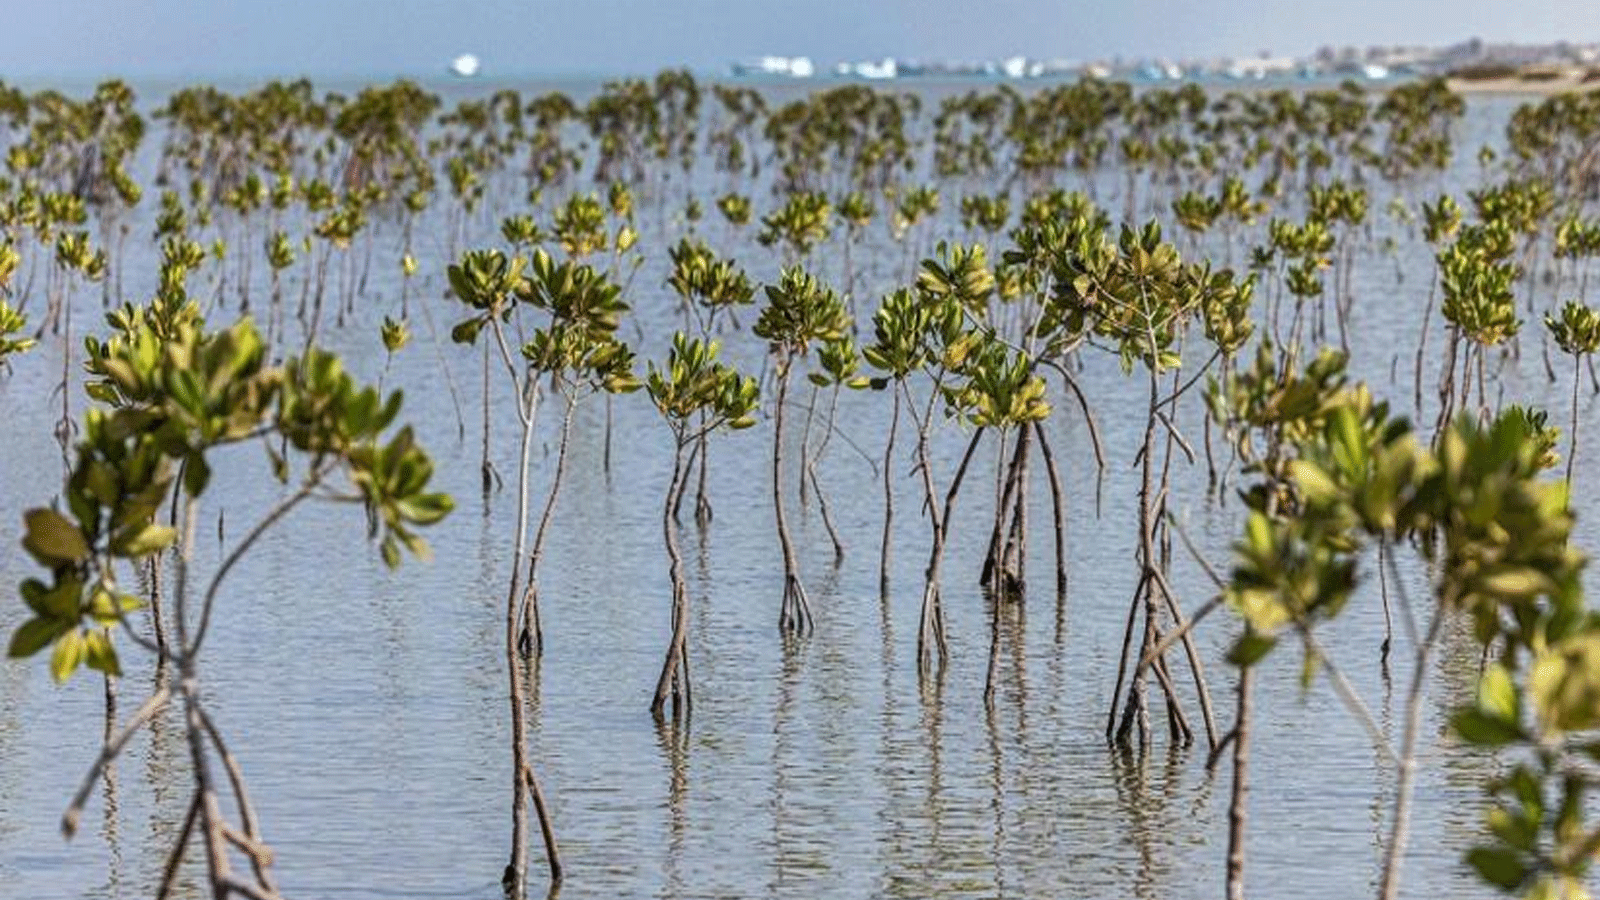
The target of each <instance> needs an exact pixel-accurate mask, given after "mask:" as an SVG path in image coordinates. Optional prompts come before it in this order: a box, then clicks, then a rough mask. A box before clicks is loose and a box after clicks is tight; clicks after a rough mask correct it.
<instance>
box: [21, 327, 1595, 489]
mask: <svg viewBox="0 0 1600 900" xmlns="http://www.w3.org/2000/svg"><path fill="white" fill-rule="evenodd" d="M1544 325H1545V328H1547V329H1549V331H1550V335H1551V337H1553V338H1554V339H1555V342H1556V345H1557V346H1559V347H1560V348H1561V351H1562V352H1563V353H1569V354H1571V355H1572V416H1571V420H1570V422H1569V423H1568V430H1567V472H1566V478H1567V481H1568V482H1569V483H1570V482H1571V481H1572V467H1573V465H1574V463H1575V461H1576V460H1577V458H1578V385H1579V383H1580V382H1582V380H1583V377H1582V373H1581V372H1580V371H1579V366H1581V365H1582V364H1583V358H1584V357H1585V356H1593V355H1594V354H1595V352H1596V351H1600V313H1597V312H1596V311H1595V310H1593V309H1591V308H1589V307H1587V306H1584V305H1583V304H1582V303H1579V302H1578V301H1576V300H1568V301H1567V304H1566V305H1565V306H1563V307H1562V308H1561V318H1559V319H1557V318H1555V317H1554V316H1551V315H1550V314H1548V313H1546V314H1545V317H1544ZM3 331H4V329H3V328H0V332H3Z"/></svg>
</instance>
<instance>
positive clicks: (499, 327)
mask: <svg viewBox="0 0 1600 900" xmlns="http://www.w3.org/2000/svg"><path fill="white" fill-rule="evenodd" d="M526 264H527V263H526V261H525V260H523V259H522V258H521V257H515V258H511V259H507V257H506V255H505V254H504V253H501V252H500V251H498V250H475V251H469V252H468V253H467V254H466V255H465V256H463V257H462V259H461V262H460V263H459V264H455V265H452V266H450V269H449V278H450V288H451V291H452V292H453V293H454V294H455V296H456V297H457V299H459V300H461V301H462V302H463V303H465V304H467V306H469V307H471V308H472V310H473V311H474V315H473V316H472V317H471V318H469V319H466V320H464V321H462V322H460V323H459V324H457V325H456V326H455V328H453V329H452V330H451V333H450V336H451V339H452V340H454V341H456V342H458V343H466V344H471V343H475V342H476V341H477V339H478V336H479V334H480V333H481V332H482V331H483V329H484V328H485V327H488V328H489V330H490V332H491V333H492V335H493V337H494V340H493V341H492V342H490V343H492V344H493V345H494V346H495V347H496V348H498V350H499V355H500V361H501V362H502V363H503V364H504V366H505V370H506V376H507V378H508V380H509V381H510V383H511V386H512V388H513V389H514V391H515V396H516V404H515V409H516V413H517V420H518V423H519V424H520V425H521V428H522V436H521V440H520V442H519V449H518V452H517V514H516V523H517V524H516V531H515V532H514V534H513V536H512V555H511V577H510V579H509V585H508V586H507V588H506V609H505V647H504V650H505V661H506V675H507V681H508V683H509V685H510V689H509V692H508V700H509V702H510V705H511V861H510V862H509V863H508V864H507V865H506V869H505V873H504V875H503V876H502V878H501V881H502V884H503V885H504V887H505V889H506V892H507V893H508V894H510V895H512V896H513V897H517V898H520V897H522V896H524V895H525V894H526V890H527V869H528V841H527V831H528V801H529V800H530V799H531V800H532V801H533V804H534V809H535V811H536V812H537V814H538V816H539V824H540V831H541V834H542V835H543V837H544V842H545V857H546V861H547V862H548V863H549V865H550V880H551V881H552V882H557V883H559V882H560V880H561V858H560V853H559V851H558V850H557V848H556V844H555V839H554V832H553V830H552V828H551V826H550V822H549V816H548V815H547V814H546V810H545V808H544V795H543V792H542V791H541V790H540V788H539V782H538V779H537V778H536V777H535V776H534V772H533V765H532V764H531V763H530V762H529V761H528V758H527V753H528V747H527V734H528V726H527V721H526V714H527V707H526V701H525V699H524V698H525V697H526V695H527V685H526V683H525V678H524V675H523V671H522V666H521V665H520V663H519V650H518V641H519V638H520V631H519V628H518V626H519V624H520V615H519V613H520V611H521V605H522V603H521V602H522V599H523V583H522V555H523V552H524V551H525V550H526V547H527V537H528V478H529V465H530V458H529V457H530V451H531V448H532V446H533V430H534V424H535V420H536V418H537V416H538V410H539V384H538V381H537V379H536V378H535V377H534V375H533V373H531V372H530V373H527V374H526V375H524V374H523V372H522V371H520V370H519V367H518V365H517V364H516V362H515V361H513V359H512V356H511V348H510V345H509V344H508V343H507V341H506V336H505V328H504V323H505V320H507V319H508V318H510V316H511V313H512V307H513V304H514V303H515V301H516V292H517V291H518V290H519V288H521V286H522V278H523V276H522V270H523V267H524V266H525V265H526ZM486 352H487V347H486Z"/></svg>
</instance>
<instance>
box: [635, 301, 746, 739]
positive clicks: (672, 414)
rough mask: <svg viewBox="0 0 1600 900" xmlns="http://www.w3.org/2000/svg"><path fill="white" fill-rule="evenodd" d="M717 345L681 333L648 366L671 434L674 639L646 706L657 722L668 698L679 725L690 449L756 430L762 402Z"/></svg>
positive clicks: (666, 516)
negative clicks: (683, 518) (731, 432)
mask: <svg viewBox="0 0 1600 900" xmlns="http://www.w3.org/2000/svg"><path fill="white" fill-rule="evenodd" d="M717 348H718V345H717V342H715V341H703V340H699V339H695V340H691V339H689V338H686V337H685V336H684V334H683V332H681V331H680V332H678V333H677V334H676V335H674V336H673V340H672V349H671V351H670V352H669V353H668V355H667V360H666V363H665V364H664V365H663V366H662V367H661V368H660V369H658V368H656V366H655V364H654V363H651V364H650V371H649V375H648V376H647V377H646V379H645V382H646V386H647V388H648V389H649V392H650V400H651V402H652V403H654V404H655V407H656V411H657V412H659V413H660V414H661V417H662V418H663V419H664V420H665V421H666V423H667V427H668V428H670V429H671V430H672V437H673V457H672V459H673V464H672V480H671V482H670V483H669V484H668V486H667V494H666V497H665V499H664V501H663V503H662V512H661V532H662V539H663V541H664V542H665V543H666V547H667V558H668V561H669V569H668V573H669V576H670V577H671V580H672V637H671V639H670V640H669V641H668V643H667V654H666V659H665V661H664V662H663V663H662V666H661V677H660V678H659V679H658V680H657V681H656V689H655V695H654V697H653V699H652V700H651V701H650V714H651V715H652V716H654V717H655V718H656V720H657V721H660V720H661V719H662V710H663V708H664V707H665V705H666V702H667V698H668V697H669V696H670V697H671V698H672V718H673V720H674V721H677V720H678V719H679V716H680V714H682V713H687V712H688V711H689V709H690V707H691V706H692V704H693V692H692V689H691V687H690V681H689V649H688V639H689V586H688V580H687V579H686V578H685V576H684V572H683V552H682V550H681V549H680V547H679V541H678V524H677V516H676V514H675V511H676V509H677V505H678V502H679V501H680V500H681V499H682V496H683V494H684V493H685V492H686V489H687V486H688V480H689V473H688V467H689V460H690V457H691V456H692V452H693V448H694V447H696V446H699V447H703V446H704V445H705V438H706V436H707V435H709V434H710V433H711V432H713V431H716V430H717V429H719V428H723V427H727V428H731V429H740V428H749V427H750V426H752V425H754V424H755V416H754V413H755V410H756V408H757V406H758V405H759V402H760V395H759V391H758V389H757V387H756V380H755V379H754V378H750V377H742V376H740V375H739V373H738V372H736V371H734V370H733V369H731V368H729V367H728V366H725V365H723V364H722V363H719V362H717V361H716V356H717Z"/></svg>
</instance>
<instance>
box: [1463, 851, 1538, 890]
mask: <svg viewBox="0 0 1600 900" xmlns="http://www.w3.org/2000/svg"><path fill="white" fill-rule="evenodd" d="M1467 863H1468V864H1469V865H1471V866H1472V867H1473V868H1474V869H1477V870H1478V874H1479V875H1481V876H1483V880H1484V881H1487V882H1489V883H1490V884H1492V885H1495V886H1496V887H1499V888H1501V889H1503V890H1507V891H1512V890H1516V889H1517V888H1518V887H1519V886H1521V884H1522V882H1523V881H1525V880H1526V879H1527V877H1528V867H1527V866H1526V865H1524V864H1523V862H1522V858H1521V857H1520V856H1519V855H1518V854H1517V852H1516V851H1514V850H1505V849H1502V848H1499V847H1474V848H1472V849H1471V850H1469V851H1468V852H1467Z"/></svg>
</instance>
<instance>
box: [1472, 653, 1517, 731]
mask: <svg viewBox="0 0 1600 900" xmlns="http://www.w3.org/2000/svg"><path fill="white" fill-rule="evenodd" d="M1478 709H1479V710H1480V711H1482V712H1483V713H1485V714H1487V715H1490V716H1493V717H1495V718H1498V719H1500V720H1502V721H1505V722H1509V723H1511V724H1512V725H1515V724H1517V719H1518V715H1517V686H1516V685H1515V684H1514V683H1513V682H1512V681H1511V674H1510V673H1509V672H1507V671H1506V667H1505V666H1503V665H1501V664H1500V663H1490V664H1489V665H1488V666H1487V667H1485V668H1484V670H1483V677H1482V678H1481V679H1479V680H1478Z"/></svg>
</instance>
